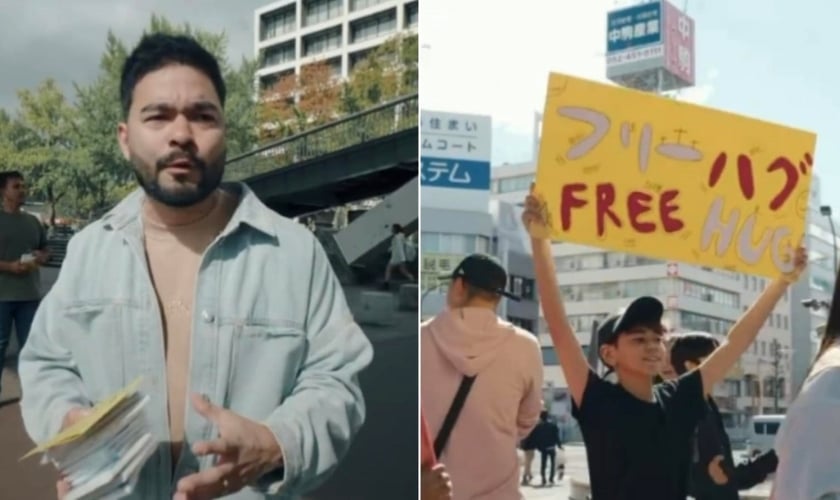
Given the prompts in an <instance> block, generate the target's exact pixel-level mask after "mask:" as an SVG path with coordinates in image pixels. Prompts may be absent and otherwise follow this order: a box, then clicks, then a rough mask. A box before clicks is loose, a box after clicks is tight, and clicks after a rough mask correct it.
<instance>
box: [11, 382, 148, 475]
mask: <svg viewBox="0 0 840 500" xmlns="http://www.w3.org/2000/svg"><path fill="white" fill-rule="evenodd" d="M141 382H142V377H140V378H137V379H136V380H134V382H132V383H130V384H129V385H127V386H126V387H124V388H123V389H121V390H120V391H118V392H117V393H115V394H114V395H112V396H111V397H109V398H107V399H104V400H103V401H101V402H100V403H99V404H97V405H96V406H94V407H93V411H92V412H91V414H90V415H88V416H86V417H85V418H83V419H81V420H79V421H78V422H76V423H75V424H73V425H71V426H70V427H68V428H66V429H64V430H63V431H61V432H60V433H59V434H58V435H57V436H55V437H54V438H52V439H50V440H49V441H47V442H45V443H43V444H41V445H39V446H38V447H37V448H35V449H33V450H32V451H30V452H29V453H27V454H26V455H24V456H23V457H21V460H25V459H27V458H29V457H31V456H32V455H37V454H38V453H43V452H45V451H47V450H49V449H51V448H55V447H57V446H62V445H65V444H68V443H72V442H74V441H76V440H78V439H80V438H82V437H84V436H85V435H86V434H87V433H88V432H89V431H90V430H91V429H93V428H94V427H95V426H96V424H98V423H99V422H101V421H102V420H103V419H104V418H105V417H106V416H107V415H108V414H110V413H111V412H112V411H113V410H114V409H115V408H116V407H117V406H119V404H120V403H122V402H123V401H125V400H126V399H128V397H129V396H131V395H132V394H134V393H135V392H137V390H138V389H139V388H140V383H141Z"/></svg>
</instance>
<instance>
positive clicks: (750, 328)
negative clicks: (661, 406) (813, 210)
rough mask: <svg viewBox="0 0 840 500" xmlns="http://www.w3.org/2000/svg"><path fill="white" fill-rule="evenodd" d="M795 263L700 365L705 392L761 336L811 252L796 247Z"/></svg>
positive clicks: (739, 320) (774, 282) (762, 294)
mask: <svg viewBox="0 0 840 500" xmlns="http://www.w3.org/2000/svg"><path fill="white" fill-rule="evenodd" d="M793 264H794V267H793V271H792V272H791V273H789V274H787V275H784V276H781V277H779V278H778V279H776V280H774V281H773V282H771V283H770V284H769V285H767V288H765V289H764V291H763V292H762V293H761V295H760V296H759V297H758V299H756V301H755V302H754V303H753V305H752V306H751V307H750V308H749V309H747V311H746V312H745V313H744V314H743V315H742V316H741V318H740V319H738V321H737V322H736V323H735V326H733V327H732V329H731V330H729V335H727V337H726V340H724V341H723V343H722V344H721V345H720V347H718V348H717V349H715V351H714V352H713V353H712V354H711V355H709V357H708V358H706V361H704V362H703V364H702V365H700V368H699V369H700V374H701V376H702V378H703V391H704V393H705V394H709V393H711V391H712V388H713V387H714V385H715V384H717V383H718V382H721V381H722V380H723V379H724V378H725V377H726V374H727V373H728V372H729V370H730V369H731V368H732V367H733V366H735V363H736V362H737V361H738V358H740V357H741V355H743V354H744V352H745V351H746V350H747V348H749V346H750V345H752V343H753V341H754V340H755V338H756V337H757V336H758V332H759V331H760V330H761V327H762V326H764V323H765V322H766V321H767V318H768V317H769V316H770V314H772V312H773V309H774V308H775V307H776V303H778V302H779V299H781V298H782V296H783V295H784V294H785V291H786V290H787V289H788V286H789V285H790V284H791V283H794V282H795V281H796V280H797V279H799V275H800V274H802V271H803V270H804V269H805V266H806V265H807V264H808V254H807V252H806V251H805V249H804V248H802V247H800V248H799V249H797V250H796V254H795V256H794V263H793Z"/></svg>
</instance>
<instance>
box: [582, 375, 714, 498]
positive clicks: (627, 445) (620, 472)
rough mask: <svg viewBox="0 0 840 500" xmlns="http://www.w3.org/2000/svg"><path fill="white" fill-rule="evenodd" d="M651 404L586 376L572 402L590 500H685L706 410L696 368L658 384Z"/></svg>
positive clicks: (619, 387) (621, 388) (607, 383)
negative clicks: (580, 394) (578, 398)
mask: <svg viewBox="0 0 840 500" xmlns="http://www.w3.org/2000/svg"><path fill="white" fill-rule="evenodd" d="M653 394H654V397H655V400H656V401H655V402H646V401H642V400H640V399H638V398H637V397H635V396H633V395H632V394H630V393H629V392H627V391H626V390H625V389H624V388H623V387H621V386H620V385H618V384H613V383H611V382H607V381H606V380H603V379H601V378H600V377H598V376H597V375H596V374H595V373H594V372H592V371H590V372H589V378H588V380H587V382H586V388H585V389H584V391H583V401H582V402H581V403H582V404H581V406H580V407H578V406H577V404H575V403H574V402H573V403H572V416H574V417H575V419H576V420H577V421H578V424H580V427H581V431H582V433H583V440H584V443H585V444H586V460H587V463H588V465H589V482H590V489H591V491H592V500H639V499H645V500H685V498H686V496H687V484H686V483H687V479H688V471H689V467H690V464H691V450H692V438H693V437H694V429H695V427H696V425H697V423H698V422H699V421H700V419H702V418H703V416H704V414H705V411H706V399H705V397H704V395H703V380H702V377H701V375H700V371H699V370H693V371H691V372H688V373H686V374H685V375H683V376H681V377H680V378H678V379H676V380H671V381H666V382H663V383H660V384H656V385H655V386H654V388H653Z"/></svg>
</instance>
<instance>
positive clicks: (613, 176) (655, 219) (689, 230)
mask: <svg viewBox="0 0 840 500" xmlns="http://www.w3.org/2000/svg"><path fill="white" fill-rule="evenodd" d="M815 146H816V135H815V134H812V133H809V132H805V131H801V130H796V129H792V128H788V127H784V126H780V125H775V124H771V123H767V122H763V121H759V120H755V119H751V118H746V117H743V116H738V115H734V114H731V113H726V112H723V111H717V110H713V109H709V108H704V107H701V106H696V105H693V104H688V103H684V102H679V101H675V100H672V99H667V98H663V97H659V96H656V95H652V94H647V93H644V92H640V91H636V90H631V89H626V88H621V87H614V86H611V85H604V84H600V83H595V82H591V81H587V80H582V79H578V78H574V77H570V76H567V75H561V74H551V75H550V77H549V82H548V93H547V96H546V104H545V113H544V115H543V125H542V137H541V140H540V154H539V162H538V167H537V187H536V190H537V192H538V193H539V194H541V195H542V196H543V197H544V199H545V200H546V202H547V204H548V207H547V209H548V214H549V218H550V220H549V222H550V223H551V226H552V238H554V239H559V240H563V241H569V242H575V243H580V244H584V245H590V246H595V247H601V248H608V249H612V250H619V251H624V252H629V253H635V254H640V255H645V256H649V257H654V258H662V259H669V260H679V261H682V262H687V263H693V264H700V265H705V266H712V267H719V268H724V269H728V270H731V271H737V272H745V273H750V274H758V275H764V276H768V277H776V276H778V275H779V274H780V272H784V271H789V270H791V269H792V265H793V263H792V259H790V258H789V253H788V252H790V251H792V249H793V248H794V247H795V246H796V245H798V244H799V243H800V242H801V241H802V238H803V235H804V231H805V219H806V215H807V212H808V199H809V190H810V184H811V177H812V171H813V166H814V149H815Z"/></svg>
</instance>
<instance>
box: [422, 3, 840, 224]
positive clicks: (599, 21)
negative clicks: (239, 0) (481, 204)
mask: <svg viewBox="0 0 840 500" xmlns="http://www.w3.org/2000/svg"><path fill="white" fill-rule="evenodd" d="M634 3H640V2H639V1H635V2H627V1H622V0H527V2H510V1H506V2H497V1H487V0H423V1H422V7H421V18H420V23H421V24H420V26H421V28H420V31H421V45H422V48H421V52H420V62H421V66H420V78H421V82H420V85H421V106H422V108H423V109H432V110H437V111H451V112H463V113H478V114H489V115H491V116H492V119H493V124H494V126H493V151H492V162H493V164H494V165H499V164H503V163H521V162H527V161H530V160H531V159H532V151H533V128H534V113H535V112H537V111H540V112H541V111H542V107H543V104H544V102H545V85H546V79H547V76H548V73H549V72H551V71H555V72H561V73H567V74H570V75H574V76H579V77H583V78H587V79H592V80H600V81H606V77H605V61H604V52H605V50H606V13H607V11H609V10H612V9H614V8H617V7H622V6H626V5H629V4H634ZM672 3H674V5H675V6H677V7H679V8H681V9H684V10H685V9H687V12H688V14H689V15H690V16H691V17H693V18H694V20H695V39H696V46H695V59H696V75H697V78H696V80H697V82H696V86H695V87H694V88H691V89H688V90H686V91H683V92H682V94H681V96H680V99H683V100H687V101H690V102H694V103H698V104H702V105H704V106H709V107H712V108H716V109H721V110H725V111H730V112H734V113H738V114H741V115H746V116H750V117H754V118H759V119H762V120H766V121H771V122H775V123H780V124H784V125H787V126H790V127H795V128H801V129H804V130H808V131H811V132H814V133H816V134H817V136H818V137H817V148H816V154H815V169H816V173H817V175H818V176H819V177H820V184H821V192H822V200H823V202H824V203H830V202H831V193H837V192H840V169H838V167H840V141H837V140H836V139H835V136H836V135H837V134H838V133H840V66H838V64H837V62H836V57H835V56H836V54H835V52H836V51H835V50H834V47H836V42H835V41H834V39H833V37H834V36H835V35H834V34H835V33H836V24H835V23H836V21H835V16H834V15H833V14H832V13H833V12H835V11H836V2H834V1H832V0H812V1H810V2H807V4H808V6H807V8H804V7H802V4H803V2H796V1H794V0H738V1H720V0H672ZM525 5H527V9H525V8H517V6H525ZM837 211H840V206H838V207H837V208H836V210H835V212H837Z"/></svg>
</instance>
